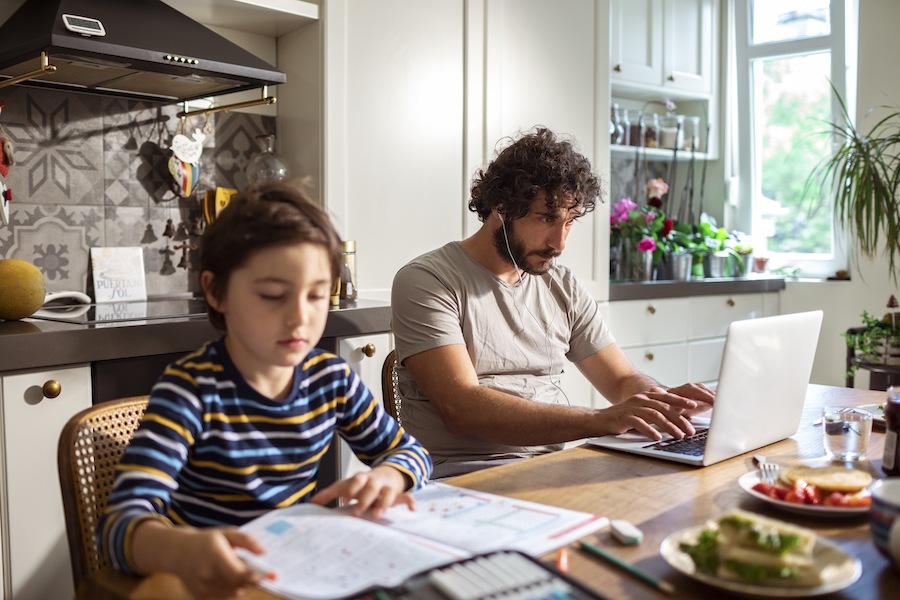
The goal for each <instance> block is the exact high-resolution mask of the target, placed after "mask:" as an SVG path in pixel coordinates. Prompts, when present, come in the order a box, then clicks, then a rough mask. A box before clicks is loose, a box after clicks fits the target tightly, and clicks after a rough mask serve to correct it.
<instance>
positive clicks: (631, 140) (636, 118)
mask: <svg viewBox="0 0 900 600" xmlns="http://www.w3.org/2000/svg"><path fill="white" fill-rule="evenodd" d="M625 112H626V113H628V144H629V145H630V146H643V145H644V134H645V125H644V111H642V110H631V111H625Z"/></svg>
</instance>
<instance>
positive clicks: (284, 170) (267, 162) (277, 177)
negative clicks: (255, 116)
mask: <svg viewBox="0 0 900 600" xmlns="http://www.w3.org/2000/svg"><path fill="white" fill-rule="evenodd" d="M256 143H257V144H259V150H260V152H259V154H254V155H253V158H251V159H250V163H249V164H248V165H247V182H248V183H249V184H250V185H256V184H259V183H265V182H267V181H283V180H285V179H287V178H288V176H289V175H290V172H289V170H288V167H287V163H285V162H284V159H282V158H281V157H280V156H278V155H277V154H275V136H274V135H272V134H264V135H258V136H256Z"/></svg>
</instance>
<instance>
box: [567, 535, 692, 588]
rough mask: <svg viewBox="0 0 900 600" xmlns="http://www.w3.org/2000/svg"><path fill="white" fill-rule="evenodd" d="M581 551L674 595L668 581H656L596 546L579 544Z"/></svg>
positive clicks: (586, 543) (655, 578)
mask: <svg viewBox="0 0 900 600" xmlns="http://www.w3.org/2000/svg"><path fill="white" fill-rule="evenodd" d="M581 549H582V550H584V551H585V552H588V553H589V554H593V555H594V556H597V557H600V558H602V559H603V560H605V561H607V562H609V563H612V564H613V565H615V566H617V567H619V568H620V569H622V570H623V571H625V572H626V573H630V574H632V575H634V576H635V577H637V578H638V579H640V580H641V581H643V582H644V583H647V584H650V585H652V586H653V587H655V588H656V589H658V590H661V591H663V592H665V593H667V594H673V593H675V588H674V587H673V586H672V584H671V583H669V582H668V581H663V580H662V579H658V578H657V577H654V576H653V575H651V574H650V573H645V572H644V571H641V570H640V569H638V568H637V567H635V566H634V565H632V564H629V563H627V562H625V561H624V560H622V559H621V558H619V557H617V556H614V555H612V554H610V553H609V552H607V551H606V550H603V549H601V548H598V547H597V546H595V545H593V544H590V543H588V542H581Z"/></svg>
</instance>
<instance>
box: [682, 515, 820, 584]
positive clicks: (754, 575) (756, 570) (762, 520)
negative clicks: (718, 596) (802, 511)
mask: <svg viewBox="0 0 900 600" xmlns="http://www.w3.org/2000/svg"><path fill="white" fill-rule="evenodd" d="M815 544H816V536H815V534H814V533H813V532H812V531H810V530H809V529H806V528H803V527H798V526H796V525H792V524H790V523H785V522H784V521H778V520H776V519H771V518H768V517H763V516H761V515H757V514H754V513H751V512H747V511H744V510H740V509H733V510H731V511H729V512H727V513H725V514H724V515H722V516H721V517H720V518H719V520H718V521H717V522H711V523H710V524H708V525H707V527H705V528H704V529H703V530H702V531H701V533H700V535H699V537H698V540H697V543H696V544H687V543H682V544H681V549H682V551H684V552H686V553H687V554H688V555H689V556H690V557H691V559H692V560H693V561H694V564H695V565H696V566H697V568H698V569H699V570H701V571H703V572H706V573H708V574H711V575H715V576H717V577H720V578H722V579H728V580H733V581H741V582H746V583H754V584H761V585H778V586H796V587H812V586H816V585H820V584H821V577H820V575H819V572H818V569H817V568H816V565H815V561H814V560H813V548H814V547H815Z"/></svg>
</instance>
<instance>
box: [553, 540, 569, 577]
mask: <svg viewBox="0 0 900 600" xmlns="http://www.w3.org/2000/svg"><path fill="white" fill-rule="evenodd" d="M556 570H557V571H559V572H560V573H568V572H569V551H568V550H566V547H565V546H563V547H562V548H560V549H559V551H557V553H556Z"/></svg>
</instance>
